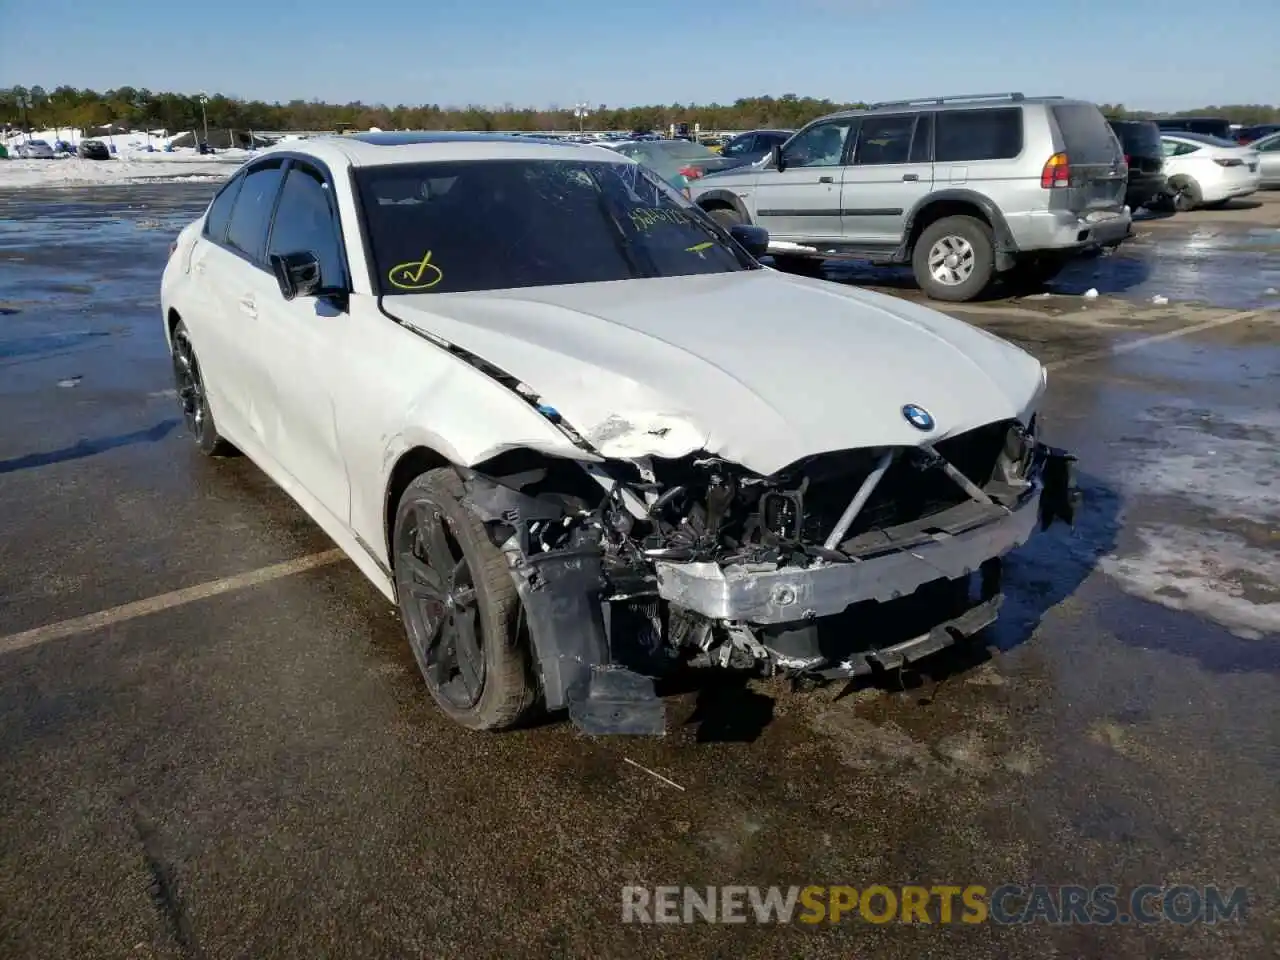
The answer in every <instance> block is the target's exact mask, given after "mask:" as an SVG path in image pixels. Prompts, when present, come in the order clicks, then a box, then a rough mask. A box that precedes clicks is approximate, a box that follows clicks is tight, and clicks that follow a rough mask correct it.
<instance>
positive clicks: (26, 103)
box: [18, 96, 31, 140]
mask: <svg viewBox="0 0 1280 960" xmlns="http://www.w3.org/2000/svg"><path fill="white" fill-rule="evenodd" d="M18 106H19V107H20V108H21V110H22V133H23V136H24V137H25V138H26V139H28V140H30V139H31V124H30V123H29V122H28V118H27V111H28V110H30V109H31V98H30V97H25V96H24V97H19V98H18Z"/></svg>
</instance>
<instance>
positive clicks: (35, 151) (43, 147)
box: [13, 140, 53, 160]
mask: <svg viewBox="0 0 1280 960" xmlns="http://www.w3.org/2000/svg"><path fill="white" fill-rule="evenodd" d="M13 154H14V156H15V157H17V158H19V159H20V160H52V159H53V147H51V146H49V143H48V141H45V140H27V141H25V142H23V143H20V144H18V146H17V147H16V148H14V151H13Z"/></svg>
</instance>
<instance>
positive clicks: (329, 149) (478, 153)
mask: <svg viewBox="0 0 1280 960" xmlns="http://www.w3.org/2000/svg"><path fill="white" fill-rule="evenodd" d="M274 153H296V154H304V155H309V156H313V157H315V158H316V159H317V160H321V161H324V162H325V163H327V164H330V165H336V166H343V167H377V166H386V165H391V164H398V163H429V162H431V161H441V160H584V161H589V160H595V161H600V160H601V159H605V160H606V161H607V160H608V159H609V158H613V161H614V162H617V163H630V162H631V161H629V160H627V159H626V158H624V157H622V156H621V155H620V154H616V153H613V152H612V151H610V152H609V153H607V154H605V153H603V152H602V151H601V150H600V148H599V146H597V145H596V144H595V143H574V142H571V141H562V140H541V139H537V138H535V137H516V136H511V135H510V134H500V133H444V132H439V133H437V132H429V131H406V132H396V133H378V132H370V133H355V134H327V135H325V136H320V137H310V138H308V139H306V140H290V141H287V142H282V143H280V144H278V145H276V146H273V147H268V148H267V149H266V150H263V151H261V152H260V153H259V154H258V156H259V157H267V156H270V155H272V154H274Z"/></svg>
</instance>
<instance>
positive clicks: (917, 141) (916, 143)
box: [911, 113, 933, 163]
mask: <svg viewBox="0 0 1280 960" xmlns="http://www.w3.org/2000/svg"><path fill="white" fill-rule="evenodd" d="M932 159H933V114H932V113H925V114H921V116H920V119H919V120H917V121H916V135H915V136H914V137H913V138H912V139H911V162H912V163H928V162H929V161H930V160H932Z"/></svg>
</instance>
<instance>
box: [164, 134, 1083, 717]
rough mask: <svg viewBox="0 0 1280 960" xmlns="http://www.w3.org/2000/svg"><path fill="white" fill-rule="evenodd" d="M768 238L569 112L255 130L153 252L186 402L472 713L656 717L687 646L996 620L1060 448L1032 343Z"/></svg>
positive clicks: (732, 656)
mask: <svg viewBox="0 0 1280 960" xmlns="http://www.w3.org/2000/svg"><path fill="white" fill-rule="evenodd" d="M767 241H768V238H767V235H766V234H765V233H764V232H763V231H762V230H760V229H759V228H755V227H746V226H743V227H735V228H733V229H732V230H730V231H726V230H725V229H723V228H722V227H721V226H719V225H717V224H716V223H714V222H713V221H711V220H710V219H709V218H707V217H706V216H705V215H703V214H702V213H701V212H700V211H699V210H698V209H697V208H696V207H694V206H693V205H692V204H690V203H689V202H688V201H686V200H685V199H684V198H683V197H681V196H680V195H679V194H678V193H677V192H676V191H674V190H673V189H671V188H670V187H669V186H667V185H666V184H664V183H662V182H661V181H660V180H659V179H658V178H657V177H656V176H655V175H653V174H651V173H649V172H647V171H646V170H645V169H644V168H642V167H640V166H638V165H637V164H635V163H634V162H632V161H630V160H628V159H626V158H625V157H621V156H618V155H616V154H612V153H609V152H607V151H603V150H600V149H599V148H598V147H595V146H591V145H578V144H567V143H548V142H538V141H534V140H530V139H522V138H514V137H495V136H487V135H434V136H433V135H419V134H413V135H405V134H367V135H366V134H362V135H357V136H348V137H333V138H319V139H314V140H308V141H305V142H299V143H295V144H291V145H289V146H288V147H287V148H283V147H282V148H278V149H272V150H269V151H266V152H264V153H263V154H261V155H259V156H257V157H255V158H254V159H253V160H252V161H251V162H249V163H248V164H246V165H245V166H244V167H243V168H241V170H240V171H239V172H238V173H237V174H236V175H235V176H234V177H233V178H232V179H231V180H230V181H229V182H228V183H227V184H226V185H225V186H224V187H223V188H222V189H221V190H220V191H219V192H218V194H217V195H216V196H215V197H214V199H213V202H212V203H211V204H210V206H209V208H208V210H207V211H206V213H205V214H204V215H203V216H202V217H200V219H199V220H197V221H196V222H195V223H192V224H191V225H189V226H188V227H187V228H186V229H184V230H183V231H182V232H181V234H180V235H179V237H178V239H177V241H176V243H175V244H174V247H173V251H172V253H171V256H170V259H169V263H168V265H167V267H166V269H165V272H164V279H163V282H162V294H161V299H162V307H163V315H164V324H165V334H166V336H167V338H168V342H169V344H170V347H171V350H172V355H173V365H174V372H175V377H176V380H177V386H178V392H179V396H180V399H181V403H182V408H183V413H184V416H185V419H186V424H187V428H188V430H189V431H190V433H191V434H192V435H193V436H194V438H195V441H196V443H197V444H198V445H199V448H200V450H202V451H204V452H205V453H208V454H216V453H218V452H220V451H223V450H226V449H228V448H229V447H230V446H232V445H233V446H234V447H235V448H238V449H239V450H240V451H242V452H243V453H244V454H246V455H248V456H249V457H250V458H252V459H253V461H254V462H256V463H257V464H258V465H259V466H260V467H261V468H262V469H263V470H264V471H266V472H267V474H269V475H270V476H271V477H272V478H273V479H274V480H275V481H276V482H277V483H278V484H279V485H280V486H281V487H283V488H284V489H285V490H286V491H287V492H288V493H289V494H290V495H291V496H292V497H293V498H294V499H295V500H297V502H298V503H299V504H300V505H301V506H302V508H303V509H304V510H306V511H307V512H308V513H309V514H310V515H311V516H312V517H313V518H314V519H315V521H316V522H317V523H318V524H319V525H320V526H321V527H322V528H323V529H324V530H325V531H326V532H327V533H328V534H329V536H331V537H332V538H333V539H334V540H335V541H336V542H337V544H338V545H339V546H340V547H341V548H342V549H343V550H344V551H345V552H346V553H347V554H348V555H349V556H350V557H351V559H352V561H353V562H354V563H355V564H356V565H357V566H358V567H359V568H360V569H361V570H362V571H363V572H364V573H365V574H366V575H367V576H368V577H369V579H370V580H371V581H372V582H373V583H374V585H375V586H376V587H377V588H378V589H379V590H381V591H382V592H383V593H384V594H385V595H386V596H387V597H388V598H390V599H391V600H392V601H393V602H396V603H397V604H398V605H399V608H400V611H401V614H402V618H403V621H404V624H405V629H406V632H407V634H408V640H409V643H410V646H411V648H412V650H413V653H414V656H415V658H416V660H417V663H418V665H419V667H420V668H421V670H422V674H423V677H424V678H425V682H426V685H427V688H428V690H429V691H430V693H431V695H432V696H433V698H434V699H435V700H436V702H437V703H438V704H439V706H440V707H441V709H442V710H444V711H445V712H446V713H447V714H448V715H449V716H451V717H452V718H454V719H455V720H457V721H458V722H460V723H463V724H465V725H467V726H470V727H473V728H481V729H499V728H503V727H508V726H510V725H512V724H515V723H517V722H518V721H520V720H521V718H523V717H524V716H525V715H526V714H527V713H528V712H529V711H530V710H531V709H535V708H546V709H550V710H553V711H555V710H561V709H564V708H567V709H568V712H569V715H570V717H571V718H572V719H573V720H574V722H575V723H577V724H578V725H579V726H581V727H582V728H584V729H586V730H588V731H590V732H593V733H609V732H630V733H660V732H661V731H662V729H663V722H664V720H663V713H662V703H661V701H660V700H659V699H657V697H656V696H655V694H654V689H653V684H652V678H653V677H654V676H656V675H658V674H660V673H661V672H663V671H664V670H667V669H670V668H671V667H673V666H676V665H680V664H693V665H711V666H721V667H735V668H741V669H749V670H760V671H766V672H772V671H778V670H785V671H787V672H789V673H792V674H796V675H808V676H812V677H815V678H828V679H833V678H839V677H849V676H853V675H856V674H859V673H864V672H868V671H870V670H873V669H877V668H880V669H893V668H896V667H899V666H901V665H902V664H904V663H906V662H909V661H912V660H914V659H916V658H918V657H920V656H923V655H926V654H928V653H930V652H932V651H934V650H937V649H938V648H940V647H942V646H945V645H947V644H950V643H952V642H954V641H955V640H956V638H959V637H964V636H969V635H971V634H973V633H974V632H976V631H977V630H979V629H981V628H982V627H983V626H985V625H986V624H988V623H990V622H991V621H992V620H993V619H994V618H995V616H996V611H997V609H998V607H999V604H1000V601H1001V599H1002V595H1001V588H1000V576H999V572H1000V571H999V562H1000V561H999V558H1000V557H1001V556H1002V555H1003V554H1005V553H1007V552H1008V551H1009V550H1012V549H1013V548H1014V547H1016V546H1017V545H1019V544H1021V543H1022V542H1023V541H1025V540H1026V539H1028V537H1030V536H1031V535H1032V533H1033V532H1034V530H1035V529H1036V527H1037V526H1040V525H1043V524H1047V523H1049V522H1051V521H1052V520H1053V519H1055V518H1058V517H1061V518H1063V519H1069V518H1070V516H1071V514H1072V511H1073V508H1074V502H1075V494H1074V490H1073V485H1072V482H1071V469H1070V460H1071V458H1070V457H1069V456H1068V455H1066V454H1065V453H1063V452H1062V451H1059V450H1055V449H1053V448H1049V447H1047V446H1045V445H1044V444H1043V443H1041V442H1040V440H1039V438H1038V437H1037V424H1036V408H1037V405H1038V404H1039V402H1040V399H1041V397H1042V394H1043V391H1044V388H1045V371H1044V369H1043V367H1042V366H1041V365H1040V364H1039V363H1038V362H1037V361H1036V360H1035V359H1033V358H1032V357H1030V356H1029V355H1027V354H1026V353H1024V352H1023V351H1021V350H1019V349H1017V348H1016V347H1014V346H1012V345H1010V344H1008V343H1006V342H1005V341H1003V340H1000V339H998V338H996V337H994V336H991V335H989V334H986V333H984V332H982V331H979V330H977V329H975V328H973V327H971V326H969V325H967V324H965V323H962V322H960V321H957V320H954V319H952V318H950V317H947V316H945V315H943V314H941V313H937V312H934V311H933V310H930V309H927V308H925V307H922V306H918V305H914V304H911V303H907V302H905V301H902V300H897V299H892V298H889V297H886V296H881V295H878V294H873V293H867V292H863V291H859V290H856V289H852V288H849V287H845V286H840V285H837V284H832V283H827V282H824V281H821V280H814V279H807V278H802V277H795V276H789V275H786V274H782V273H779V272H777V271H775V270H772V269H770V268H768V267H765V266H762V265H761V264H760V263H759V262H758V261H757V259H756V257H757V256H763V255H764V251H765V249H766V245H767Z"/></svg>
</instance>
